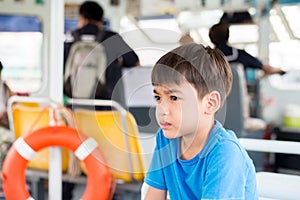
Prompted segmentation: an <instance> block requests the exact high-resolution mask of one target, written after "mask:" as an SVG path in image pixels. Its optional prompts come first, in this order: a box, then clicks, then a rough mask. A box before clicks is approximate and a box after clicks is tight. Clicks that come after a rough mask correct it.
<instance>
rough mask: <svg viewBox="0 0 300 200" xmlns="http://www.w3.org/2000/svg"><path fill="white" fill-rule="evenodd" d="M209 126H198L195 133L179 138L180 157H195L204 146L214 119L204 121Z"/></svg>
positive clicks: (187, 158) (185, 158) (184, 158)
mask: <svg viewBox="0 0 300 200" xmlns="http://www.w3.org/2000/svg"><path fill="white" fill-rule="evenodd" d="M206 124H209V126H205V127H202V128H200V130H199V131H197V133H195V134H193V135H189V136H182V137H181V140H180V154H181V156H180V158H181V159H183V160H190V159H192V158H193V157H195V156H196V155H197V154H198V153H199V152H200V151H201V150H202V149H203V147H204V145H205V143H206V141H207V138H208V136H209V133H210V131H211V130H212V128H213V126H214V119H213V120H210V122H208V123H206Z"/></svg>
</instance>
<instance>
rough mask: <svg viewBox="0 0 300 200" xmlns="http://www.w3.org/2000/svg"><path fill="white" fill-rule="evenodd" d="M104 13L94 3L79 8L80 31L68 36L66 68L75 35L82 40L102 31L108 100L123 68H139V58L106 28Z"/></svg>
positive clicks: (116, 34) (66, 42) (65, 56)
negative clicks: (105, 58)
mask: <svg viewBox="0 0 300 200" xmlns="http://www.w3.org/2000/svg"><path fill="white" fill-rule="evenodd" d="M103 14H104V11H103V9H102V7H101V6H100V5H99V4H98V3H96V2H94V1H85V2H84V3H82V4H81V6H80V8H79V20H78V29H76V30H73V31H72V32H71V33H70V34H67V36H66V41H65V44H64V66H65V65H66V60H67V58H68V55H69V52H70V49H71V47H72V45H73V43H74V42H75V41H76V38H75V37H74V33H75V32H77V33H79V35H80V38H84V37H90V36H94V37H95V36H96V35H97V33H98V31H101V32H102V33H101V35H102V38H101V40H100V41H98V42H101V44H102V45H103V46H104V48H105V51H106V56H107V69H106V74H105V76H106V80H107V81H106V87H107V90H108V93H109V94H108V98H110V97H111V95H112V92H113V90H114V87H115V85H116V84H117V82H118V80H119V79H120V78H121V75H122V74H121V72H122V71H121V68H122V67H133V66H139V65H140V62H139V58H138V56H137V54H136V53H135V52H134V51H133V50H132V49H131V47H129V45H128V44H127V43H126V42H125V41H124V40H123V39H122V37H121V36H120V35H119V34H118V33H116V32H114V31H110V30H107V29H106V28H105V27H104V21H103Z"/></svg>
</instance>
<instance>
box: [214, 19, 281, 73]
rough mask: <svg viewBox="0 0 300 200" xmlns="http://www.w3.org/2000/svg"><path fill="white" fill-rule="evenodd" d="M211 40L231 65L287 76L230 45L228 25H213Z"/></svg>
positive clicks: (278, 69)
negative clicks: (241, 65) (237, 64)
mask: <svg viewBox="0 0 300 200" xmlns="http://www.w3.org/2000/svg"><path fill="white" fill-rule="evenodd" d="M209 38H210V40H211V41H212V43H213V44H214V45H215V48H218V49H220V50H221V51H222V52H223V53H224V55H225V56H226V58H227V60H228V61H229V63H234V62H238V63H241V64H243V66H244V68H245V69H246V68H248V67H249V68H255V69H261V70H263V71H264V72H265V74H281V75H282V74H285V71H283V70H281V69H280V68H275V67H272V66H270V65H269V64H263V63H262V62H261V61H260V60H259V59H257V58H255V57H254V56H252V55H250V54H249V53H247V52H246V51H245V50H243V49H237V48H234V47H231V46H229V45H228V39H229V26H228V24H226V23H222V22H221V23H218V24H215V25H213V26H212V27H211V28H210V30H209Z"/></svg>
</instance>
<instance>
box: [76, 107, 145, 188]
mask: <svg viewBox="0 0 300 200" xmlns="http://www.w3.org/2000/svg"><path fill="white" fill-rule="evenodd" d="M74 115H75V120H76V126H77V129H78V130H79V131H81V132H82V133H84V134H86V135H87V136H90V137H92V138H94V139H95V140H96V141H97V142H98V143H99V146H100V149H101V150H102V152H103V153H104V155H105V158H106V162H107V164H108V166H109V167H110V169H111V173H112V175H113V177H114V178H115V179H118V180H123V181H125V182H131V181H133V179H134V180H136V181H142V180H143V178H144V175H145V167H144V159H143V155H142V148H141V145H140V143H139V140H138V128H137V124H136V121H135V119H134V117H133V116H132V115H131V114H130V113H129V112H127V115H126V121H127V133H124V131H123V130H124V129H123V127H122V122H121V115H120V114H119V112H117V111H92V110H85V109H77V110H75V111H74ZM126 138H128V149H129V152H128V150H127V148H126ZM128 156H130V162H129V159H128ZM130 165H131V166H132V170H130ZM83 171H85V169H83Z"/></svg>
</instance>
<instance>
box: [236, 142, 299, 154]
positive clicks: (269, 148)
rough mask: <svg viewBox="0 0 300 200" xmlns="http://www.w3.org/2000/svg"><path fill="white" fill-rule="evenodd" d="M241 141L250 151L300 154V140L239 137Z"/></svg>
mask: <svg viewBox="0 0 300 200" xmlns="http://www.w3.org/2000/svg"><path fill="white" fill-rule="evenodd" d="M239 141H240V143H241V145H242V146H243V147H244V148H245V149H246V150H249V151H260V152H270V153H286V154H295V155H300V142H292V141H282V140H263V139H250V138H239Z"/></svg>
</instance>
